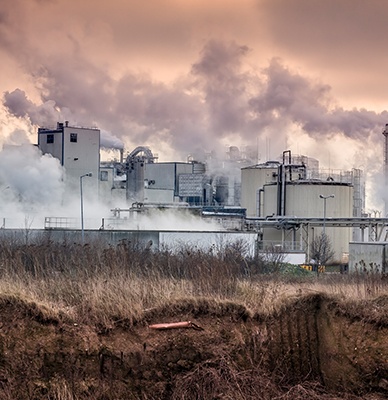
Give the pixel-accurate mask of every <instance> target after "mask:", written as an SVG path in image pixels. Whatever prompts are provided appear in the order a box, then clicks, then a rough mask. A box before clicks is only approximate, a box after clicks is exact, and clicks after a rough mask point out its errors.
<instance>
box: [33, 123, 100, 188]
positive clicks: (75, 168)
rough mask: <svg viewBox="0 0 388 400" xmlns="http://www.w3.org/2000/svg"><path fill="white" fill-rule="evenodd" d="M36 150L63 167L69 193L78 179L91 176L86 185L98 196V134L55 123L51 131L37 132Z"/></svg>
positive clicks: (87, 129) (88, 129) (67, 124)
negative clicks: (50, 156) (50, 157)
mask: <svg viewBox="0 0 388 400" xmlns="http://www.w3.org/2000/svg"><path fill="white" fill-rule="evenodd" d="M38 147H39V148H40V150H41V151H42V153H43V154H46V153H49V154H51V155H52V156H53V157H55V158H57V159H58V160H59V162H60V164H61V165H62V166H63V167H64V169H65V173H66V177H65V179H66V182H67V184H68V187H69V189H70V190H74V189H75V188H76V187H77V185H78V184H79V177H80V176H81V175H84V174H89V173H91V174H92V175H91V177H89V178H88V179H87V181H86V182H85V184H86V185H88V186H89V187H90V189H91V190H94V191H95V193H98V190H99V172H100V130H99V129H95V128H82V127H74V126H69V123H68V121H66V122H65V123H61V122H58V123H57V127H56V128H55V129H48V128H39V129H38Z"/></svg>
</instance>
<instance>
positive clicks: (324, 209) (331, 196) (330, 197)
mask: <svg viewBox="0 0 388 400" xmlns="http://www.w3.org/2000/svg"><path fill="white" fill-rule="evenodd" d="M319 197H320V198H321V199H323V234H324V235H325V234H326V200H327V199H334V194H330V195H329V196H324V195H323V194H320V195H319Z"/></svg>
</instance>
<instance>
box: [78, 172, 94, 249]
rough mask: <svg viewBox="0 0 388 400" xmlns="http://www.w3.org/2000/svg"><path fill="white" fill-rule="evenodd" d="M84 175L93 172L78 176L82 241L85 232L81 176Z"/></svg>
mask: <svg viewBox="0 0 388 400" xmlns="http://www.w3.org/2000/svg"><path fill="white" fill-rule="evenodd" d="M85 176H89V177H92V176H93V174H92V173H91V172H89V173H87V174H84V175H81V176H80V177H79V184H80V189H81V234H82V243H83V242H84V239H85V233H84V200H83V195H82V178H85Z"/></svg>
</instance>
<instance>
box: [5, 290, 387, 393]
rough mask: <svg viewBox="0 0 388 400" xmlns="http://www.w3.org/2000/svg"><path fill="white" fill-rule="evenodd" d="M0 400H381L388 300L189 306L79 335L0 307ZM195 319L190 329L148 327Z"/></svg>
mask: <svg viewBox="0 0 388 400" xmlns="http://www.w3.org/2000/svg"><path fill="white" fill-rule="evenodd" d="M0 319H1V320H0V399H21V400H23V399H101V400H102V399H104V400H105V399H275V398H279V399H291V398H292V399H294V400H295V399H298V398H300V399H302V398H303V399H306V398H310V399H336V398H348V399H357V398H363V399H383V398H387V397H388V296H382V297H380V298H377V299H375V300H373V301H369V302H362V303H361V302H358V303H344V302H339V301H338V300H335V299H333V298H329V297H327V296H325V295H321V294H314V295H305V296H300V297H297V298H293V299H288V300H287V301H286V302H284V304H283V305H281V306H279V307H278V310H277V311H276V312H275V313H273V314H272V315H251V314H250V313H249V312H248V310H246V309H245V308H244V307H243V306H240V305H237V304H233V303H219V302H215V301H210V300H182V301H179V302H175V303H173V304H169V305H168V306H166V307H164V308H162V309H153V310H148V311H146V312H144V315H143V316H142V318H141V319H139V320H138V321H123V320H120V321H119V320H118V321H116V322H115V323H114V324H112V325H109V326H106V325H104V326H97V327H96V326H87V325H80V324H78V323H77V321H73V320H70V319H69V318H68V317H66V316H65V315H63V316H61V315H59V316H53V313H52V312H49V311H48V310H46V309H45V308H44V307H39V306H37V305H36V304H31V303H26V302H23V301H21V300H18V299H15V298H10V297H1V298H0ZM179 321H192V322H193V323H195V324H196V325H197V326H199V327H201V328H203V330H198V329H193V328H183V329H168V330H155V329H150V328H149V325H151V324H156V323H165V322H179Z"/></svg>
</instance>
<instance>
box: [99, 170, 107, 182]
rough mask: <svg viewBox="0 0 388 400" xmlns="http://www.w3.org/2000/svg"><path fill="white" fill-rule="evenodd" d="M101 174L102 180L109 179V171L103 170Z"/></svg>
mask: <svg viewBox="0 0 388 400" xmlns="http://www.w3.org/2000/svg"><path fill="white" fill-rule="evenodd" d="M100 176H101V180H102V181H107V180H108V171H101V172H100Z"/></svg>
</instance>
